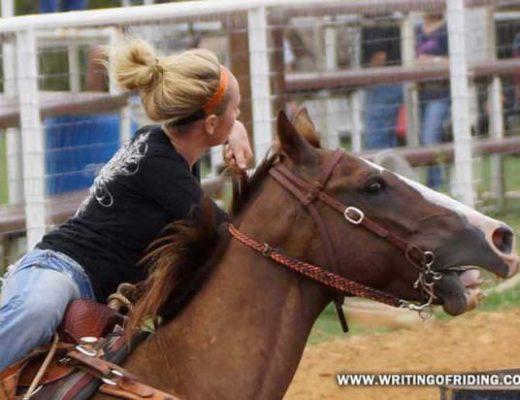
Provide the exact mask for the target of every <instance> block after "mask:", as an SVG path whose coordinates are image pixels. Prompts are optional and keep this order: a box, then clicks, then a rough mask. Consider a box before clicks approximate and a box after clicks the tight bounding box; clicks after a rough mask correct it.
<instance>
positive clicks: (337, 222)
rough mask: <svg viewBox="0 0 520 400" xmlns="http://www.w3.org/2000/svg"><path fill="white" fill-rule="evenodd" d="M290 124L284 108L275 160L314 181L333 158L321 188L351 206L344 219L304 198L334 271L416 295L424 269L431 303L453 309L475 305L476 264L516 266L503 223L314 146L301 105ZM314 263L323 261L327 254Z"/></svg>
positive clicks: (510, 269)
mask: <svg viewBox="0 0 520 400" xmlns="http://www.w3.org/2000/svg"><path fill="white" fill-rule="evenodd" d="M293 123H294V124H293ZM293 123H291V122H289V120H288V119H287V118H286V117H285V114H283V113H282V114H280V116H279V117H278V121H277V124H278V139H279V143H280V144H279V152H280V162H281V164H283V165H285V167H287V168H288V169H289V170H290V171H292V172H293V173H294V174H296V175H297V176H298V177H301V178H303V179H305V181H307V182H316V180H317V179H318V177H321V176H323V174H324V171H325V174H327V171H326V170H327V169H328V168H330V167H331V163H333V164H334V165H333V166H332V168H331V173H330V176H329V177H328V179H326V184H325V185H324V187H323V188H322V189H320V190H322V193H325V194H326V195H328V196H329V197H330V198H333V199H335V200H337V201H338V204H343V205H345V206H346V207H355V209H354V210H352V212H351V213H350V214H349V213H347V215H346V217H345V216H344V215H343V214H342V213H340V212H338V211H339V208H340V207H339V206H337V207H336V209H334V207H331V205H330V204H326V202H324V201H320V200H321V199H320V198H319V196H316V192H315V193H314V194H311V195H310V197H307V198H308V201H311V202H312V203H313V205H314V206H315V208H316V210H317V211H318V213H319V215H320V218H321V219H322V221H323V225H324V226H325V227H326V230H327V231H328V233H327V235H328V236H329V237H330V242H331V243H332V247H333V251H334V257H335V259H336V264H337V271H336V272H337V273H338V274H339V275H342V276H344V277H346V278H348V279H351V280H354V281H357V282H360V283H362V284H365V285H367V286H371V287H373V288H377V289H379V290H381V291H384V292H386V293H390V294H393V295H395V296H397V297H399V298H403V299H407V300H414V301H423V300H424V289H427V287H425V286H424V285H423V286H422V289H423V291H422V292H421V290H419V288H421V285H420V284H416V285H415V286H416V288H414V283H416V282H417V280H418V277H419V272H420V271H421V270H423V271H424V268H426V269H427V270H428V271H430V272H429V273H427V274H426V275H424V276H423V278H424V282H423V284H429V283H431V282H432V281H435V285H434V286H433V288H434V296H431V297H432V298H433V301H434V303H436V304H442V306H443V308H444V310H445V311H446V312H447V313H448V314H451V315H457V314H461V313H463V312H464V311H467V310H469V309H471V308H473V307H475V306H476V305H477V304H478V301H479V300H480V298H481V296H482V292H481V291H480V289H478V286H479V285H480V284H481V282H482V278H481V276H480V273H479V271H478V270H477V269H476V268H475V267H480V268H483V269H486V270H488V271H490V272H492V273H493V274H495V275H497V276H499V277H511V276H512V275H513V274H515V273H516V272H517V270H518V262H519V261H518V255H517V253H516V249H515V237H514V233H513V231H512V230H511V228H510V227H508V226H507V225H506V224H505V223H503V222H500V221H497V220H494V219H492V218H489V217H487V216H485V215H482V214H481V213H479V212H477V211H475V210H473V209H471V208H469V207H466V206H464V205H463V204H461V203H459V202H457V201H455V200H453V199H451V198H449V197H447V196H445V195H442V194H440V193H437V192H435V191H433V190H430V189H428V188H426V187H425V186H423V185H421V184H419V183H417V182H413V181H410V180H408V179H406V178H403V177H401V176H399V175H397V174H394V173H392V172H390V171H387V170H385V169H383V168H380V167H379V166H377V165H375V164H372V163H370V162H368V161H366V160H364V159H362V158H359V157H357V156H355V155H352V154H348V153H342V154H341V156H340V157H338V155H337V153H335V152H333V151H331V150H327V149H322V148H320V147H319V140H318V139H317V135H316V132H315V130H314V126H313V124H312V122H311V121H310V119H309V118H308V115H307V113H306V112H305V111H302V112H300V113H298V114H297V115H296V117H295V119H294V120H293ZM303 136H305V137H307V138H308V137H311V138H312V139H311V140H306V139H304V138H303ZM311 143H313V144H312V145H311ZM334 159H337V160H336V161H334ZM293 195H294V193H293ZM313 196H314V197H313ZM300 200H302V202H304V203H305V199H300ZM300 209H301V208H300ZM357 210H360V211H361V212H362V213H363V214H364V218H365V219H366V220H365V221H364V222H366V225H365V223H362V224H359V225H357V224H356V223H355V222H357V221H358V220H359V219H360V218H361V217H362V215H361V214H360V213H359V212H358V211H357ZM301 212H304V211H301ZM371 227H372V228H373V229H372V228H371ZM322 231H323V228H320V229H318V227H316V229H315V230H314V232H315V239H314V242H318V243H320V246H323V250H322V253H326V249H325V247H327V246H326V243H324V242H326V241H327V240H328V239H327V238H323V237H322V238H321V242H320V240H319V239H318V236H323V234H322ZM327 235H325V236H327ZM319 261H320V262H327V257H326V255H324V257H322V258H321V259H320V260H319ZM470 267H471V268H470Z"/></svg>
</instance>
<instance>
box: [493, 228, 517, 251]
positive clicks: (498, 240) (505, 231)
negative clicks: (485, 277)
mask: <svg viewBox="0 0 520 400" xmlns="http://www.w3.org/2000/svg"><path fill="white" fill-rule="evenodd" d="M513 235H514V233H513V232H512V231H511V229H509V228H506V227H505V226H502V227H500V228H498V229H495V231H494V232H493V236H492V238H493V244H494V245H495V246H496V248H497V249H498V250H500V251H501V252H502V253H506V254H509V253H511V251H512V250H513Z"/></svg>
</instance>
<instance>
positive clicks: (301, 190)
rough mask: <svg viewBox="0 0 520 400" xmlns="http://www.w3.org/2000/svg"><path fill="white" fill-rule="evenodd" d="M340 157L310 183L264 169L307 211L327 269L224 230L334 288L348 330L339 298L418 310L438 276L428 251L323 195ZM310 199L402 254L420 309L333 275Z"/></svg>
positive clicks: (323, 230)
mask: <svg viewBox="0 0 520 400" xmlns="http://www.w3.org/2000/svg"><path fill="white" fill-rule="evenodd" d="M342 157H343V151H341V150H339V149H338V150H336V151H335V152H334V154H333V156H332V159H331V160H330V162H329V163H328V165H327V166H326V168H325V169H324V171H323V173H322V174H321V176H320V177H319V178H318V179H317V180H316V181H313V182H309V181H307V180H305V179H303V178H301V177H300V176H298V175H297V174H295V173H294V172H292V171H291V170H290V169H289V168H287V167H286V166H285V165H283V164H281V163H277V164H276V165H274V166H273V167H272V168H271V169H270V170H269V174H270V175H271V176H272V177H273V178H274V179H275V180H276V181H277V182H278V183H279V184H280V185H281V186H282V187H283V188H284V189H286V190H287V191H288V192H290V193H291V194H292V195H293V196H294V197H296V198H297V199H298V200H299V201H300V203H301V204H303V205H304V206H305V207H306V208H307V210H308V211H309V213H310V215H311V216H312V219H313V220H314V223H315V225H316V226H317V228H318V231H319V233H320V239H321V242H322V244H323V246H324V249H325V254H326V256H327V260H328V263H329V266H330V269H331V271H327V270H325V269H323V268H321V267H319V266H315V265H312V264H309V263H306V262H303V261H300V260H296V259H293V258H291V257H288V256H286V255H284V254H282V253H280V252H279V251H277V250H275V249H273V248H272V247H271V246H269V245H268V244H267V243H264V244H261V243H259V242H257V241H255V240H254V239H252V238H250V237H248V236H247V235H245V234H244V233H242V232H240V231H239V230H238V229H237V228H236V227H235V226H233V225H232V224H230V225H229V232H230V233H231V235H232V236H233V237H234V238H235V239H237V240H238V241H240V242H241V243H243V244H244V245H246V246H248V247H250V248H252V249H254V250H256V251H258V252H260V253H262V255H264V256H265V257H268V258H270V259H272V260H274V261H276V262H277V263H279V264H282V265H284V266H286V267H289V268H291V269H293V270H295V271H297V272H299V273H301V274H303V275H305V276H307V277H309V278H311V279H314V280H315V281H318V282H320V283H322V284H323V285H325V286H328V287H330V288H332V289H333V290H334V292H335V293H334V303H335V305H336V310H337V311H338V316H339V319H340V322H341V325H342V327H343V330H344V331H345V332H346V331H347V330H348V326H347V323H346V320H345V316H344V314H343V311H342V307H341V306H342V304H343V300H344V297H345V295H347V294H351V295H355V296H358V297H364V298H368V299H371V300H375V301H378V302H381V303H385V304H388V305H391V306H394V307H402V308H408V309H410V310H414V311H419V312H422V311H424V310H425V309H426V308H428V307H429V306H430V305H431V304H432V302H433V299H434V285H435V283H436V282H437V281H438V280H440V279H441V278H442V274H441V273H439V272H436V271H433V270H432V268H431V267H432V265H433V262H434V259H435V257H434V254H433V253H432V252H431V251H427V250H426V251H425V250H422V249H421V248H420V247H418V246H417V245H414V244H413V243H410V242H408V241H407V240H404V239H403V238H401V237H400V236H399V235H397V234H395V233H393V232H391V231H389V230H388V229H386V228H384V227H383V226H381V225H380V224H378V223H377V222H375V221H373V220H371V219H370V218H368V217H367V216H366V215H365V214H364V213H363V211H361V210H360V209H359V208H357V207H353V206H347V205H345V204H343V203H342V202H341V201H339V200H337V199H336V198H334V197H332V196H329V195H328V194H327V193H325V192H324V191H323V190H324V188H325V186H326V185H327V182H328V181H329V179H330V177H331V176H332V172H333V171H334V169H335V168H336V166H337V165H338V163H339V162H340V160H341V158H342ZM316 201H320V202H322V203H324V204H326V205H327V206H329V207H330V208H332V209H333V210H336V211H338V212H339V213H341V215H343V217H344V218H345V219H346V220H347V221H348V222H349V223H350V224H352V225H358V226H363V227H364V228H365V229H367V230H369V231H370V232H372V233H374V234H375V235H376V236H379V237H381V238H383V239H385V240H387V241H389V242H390V243H392V244H393V245H394V246H396V247H397V248H399V249H400V250H402V251H403V252H404V254H405V256H406V259H407V260H408V261H409V262H410V263H411V264H412V265H413V266H414V267H416V268H417V270H418V272H419V277H418V278H417V280H416V281H415V283H414V288H415V289H418V290H420V291H421V293H422V295H423V296H424V298H425V301H424V303H423V304H421V305H416V304H414V303H411V302H409V301H407V300H403V299H400V298H398V297H396V296H394V295H391V294H388V293H385V292H382V291H380V290H377V289H374V288H371V287H369V286H366V285H363V284H361V283H358V282H355V281H351V280H349V279H346V278H344V277H342V276H340V275H338V274H337V272H338V263H339V261H338V260H337V258H336V257H335V256H334V254H335V251H334V245H333V241H332V240H331V237H330V233H329V230H328V229H327V226H326V224H325V222H324V221H323V218H322V217H321V215H320V214H319V212H318V210H317V208H316V205H315V203H316Z"/></svg>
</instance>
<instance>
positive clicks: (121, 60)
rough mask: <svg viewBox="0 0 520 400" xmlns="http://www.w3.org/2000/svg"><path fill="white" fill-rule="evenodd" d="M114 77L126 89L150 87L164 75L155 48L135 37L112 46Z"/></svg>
mask: <svg viewBox="0 0 520 400" xmlns="http://www.w3.org/2000/svg"><path fill="white" fill-rule="evenodd" d="M112 60H113V68H112V70H113V72H114V78H115V80H116V82H117V83H118V84H119V86H120V87H121V88H123V89H126V90H136V89H138V90H149V89H152V88H153V87H154V86H155V85H156V84H157V82H158V81H159V80H160V79H161V78H162V77H163V75H164V68H163V67H162V66H161V65H160V60H159V59H158V58H157V56H156V54H155V50H154V48H153V47H152V46H150V44H148V43H147V42H145V41H144V40H140V39H135V40H132V41H130V42H126V43H123V44H121V45H119V46H117V47H115V48H114V50H113V53H112Z"/></svg>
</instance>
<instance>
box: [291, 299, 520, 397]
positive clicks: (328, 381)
mask: <svg viewBox="0 0 520 400" xmlns="http://www.w3.org/2000/svg"><path fill="white" fill-rule="evenodd" d="M512 368H520V308H514V309H510V310H505V311H497V312H479V313H469V314H467V315H464V316H460V317H457V318H453V319H450V320H443V321H439V320H436V321H429V322H428V323H426V324H421V325H420V326H416V327H414V328H411V329H401V330H399V331H394V332H388V333H374V334H369V335H365V336H351V337H345V338H340V339H334V340H332V341H328V342H324V343H320V344H317V345H314V346H307V349H306V350H305V353H304V356H303V359H302V361H301V363H300V367H299V368H298V371H297V373H296V376H295V378H294V380H293V382H292V384H291V386H290V388H289V391H288V392H287V395H286V397H285V400H296V399H298V400H311V399H312V400H314V399H327V400H334V399H342V400H346V399H348V400H372V399H373V400H401V399H402V400H405V399H406V400H429V399H432V400H434V399H435V400H438V399H439V398H440V395H439V389H438V388H424V387H399V388H396V387H385V388H374V387H356V388H353V387H339V386H338V385H337V384H336V377H335V375H336V373H338V372H344V373H362V372H369V373H385V372H389V373H397V372H400V373H407V372H408V373H422V372H428V373H434V372H438V373H448V372H451V373H453V372H469V371H477V370H490V369H512Z"/></svg>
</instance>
